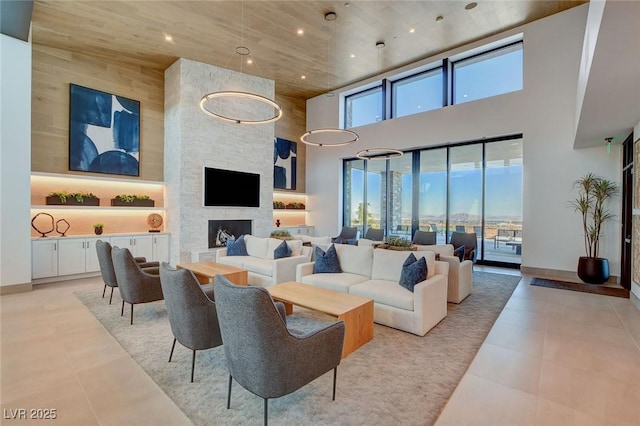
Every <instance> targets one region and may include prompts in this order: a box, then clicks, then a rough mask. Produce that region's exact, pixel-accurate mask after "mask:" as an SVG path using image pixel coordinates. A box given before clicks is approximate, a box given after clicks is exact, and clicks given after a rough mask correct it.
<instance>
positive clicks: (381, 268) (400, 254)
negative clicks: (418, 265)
mask: <svg viewBox="0 0 640 426" xmlns="http://www.w3.org/2000/svg"><path fill="white" fill-rule="evenodd" d="M410 253H413V255H414V256H415V257H416V259H419V258H421V257H424V258H425V260H426V261H427V278H431V277H432V276H434V275H435V270H436V254H435V253H434V252H432V251H398V250H387V249H381V248H378V249H374V250H373V268H372V270H371V279H373V280H388V281H393V282H395V283H398V282H399V281H400V273H401V272H402V264H403V263H404V261H405V260H406V259H407V256H409V254H410Z"/></svg>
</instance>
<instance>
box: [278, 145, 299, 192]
mask: <svg viewBox="0 0 640 426" xmlns="http://www.w3.org/2000/svg"><path fill="white" fill-rule="evenodd" d="M297 160H298V145H297V144H296V143H295V142H292V141H288V140H286V139H281V138H275V142H274V146H273V187H274V188H280V189H296V174H297Z"/></svg>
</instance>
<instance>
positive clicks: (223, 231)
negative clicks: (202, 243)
mask: <svg viewBox="0 0 640 426" xmlns="http://www.w3.org/2000/svg"><path fill="white" fill-rule="evenodd" d="M251 232H252V220H210V221H209V248H216V247H226V245H227V241H229V240H231V241H235V240H236V239H237V238H238V237H240V236H241V235H244V234H251Z"/></svg>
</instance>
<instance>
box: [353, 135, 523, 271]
mask: <svg viewBox="0 0 640 426" xmlns="http://www.w3.org/2000/svg"><path fill="white" fill-rule="evenodd" d="M404 154H405V155H404V156H402V157H399V158H393V159H390V160H385V161H376V160H368V161H365V160H360V159H358V160H345V183H344V188H345V214H344V217H345V225H350V226H358V227H359V228H360V231H361V232H364V231H365V230H366V228H368V227H373V228H382V229H384V230H385V235H387V236H389V235H394V236H402V237H404V238H408V239H410V238H411V236H412V233H413V231H415V229H420V230H424V231H436V232H437V237H436V239H437V242H438V244H445V243H446V242H448V241H449V238H450V236H451V233H452V232H466V233H471V232H473V233H475V234H476V237H477V239H478V247H477V259H478V261H479V262H481V263H488V264H504V265H518V264H520V261H521V255H522V176H523V161H522V160H523V158H522V135H512V136H505V137H500V138H494V139H489V140H483V141H478V142H475V143H474V142H468V143H464V144H459V145H451V146H447V147H438V148H428V149H427V148H425V149H419V150H414V151H409V152H405V153H404ZM365 224H366V226H364V225H365Z"/></svg>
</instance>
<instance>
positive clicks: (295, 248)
mask: <svg viewBox="0 0 640 426" xmlns="http://www.w3.org/2000/svg"><path fill="white" fill-rule="evenodd" d="M287 245H288V246H289V248H290V249H291V256H300V255H301V254H302V241H301V240H287Z"/></svg>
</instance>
